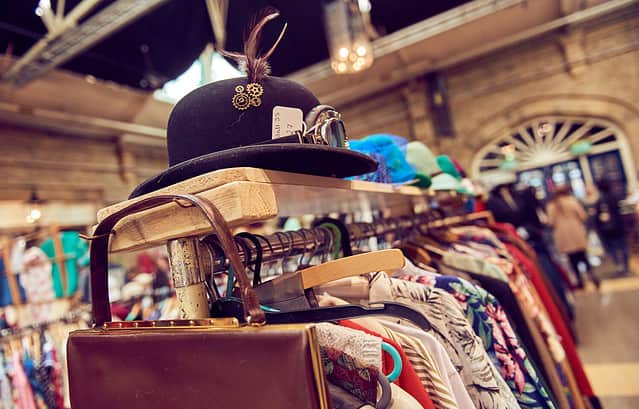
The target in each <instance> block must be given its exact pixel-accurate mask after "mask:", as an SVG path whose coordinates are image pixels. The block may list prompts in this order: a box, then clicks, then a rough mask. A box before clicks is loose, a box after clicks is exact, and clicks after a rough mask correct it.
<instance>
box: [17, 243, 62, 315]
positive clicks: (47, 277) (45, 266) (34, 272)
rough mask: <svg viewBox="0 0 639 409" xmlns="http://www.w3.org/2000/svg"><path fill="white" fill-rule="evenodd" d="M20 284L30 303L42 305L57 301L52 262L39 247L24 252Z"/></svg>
mask: <svg viewBox="0 0 639 409" xmlns="http://www.w3.org/2000/svg"><path fill="white" fill-rule="evenodd" d="M20 284H22V287H24V292H25V293H26V295H27V300H28V301H29V302H35V303H41V302H45V301H52V300H53V299H55V296H54V294H53V276H52V275H51V261H49V258H48V257H47V255H46V254H44V251H42V250H40V248H39V247H31V248H29V249H28V250H27V251H25V252H24V269H23V270H22V274H20Z"/></svg>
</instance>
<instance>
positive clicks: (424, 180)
mask: <svg viewBox="0 0 639 409" xmlns="http://www.w3.org/2000/svg"><path fill="white" fill-rule="evenodd" d="M415 179H417V180H416V181H415V182H414V183H413V184H412V185H413V186H417V187H421V188H422V189H428V188H429V187H430V186H431V185H432V184H433V181H432V180H431V178H430V176H428V175H425V174H423V173H419V172H417V173H416V174H415Z"/></svg>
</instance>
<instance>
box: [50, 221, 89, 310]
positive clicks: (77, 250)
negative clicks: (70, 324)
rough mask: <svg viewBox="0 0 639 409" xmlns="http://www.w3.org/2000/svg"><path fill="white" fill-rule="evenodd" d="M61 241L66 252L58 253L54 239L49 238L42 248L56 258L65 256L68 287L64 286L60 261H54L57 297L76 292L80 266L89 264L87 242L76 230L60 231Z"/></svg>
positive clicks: (54, 283) (51, 258)
mask: <svg viewBox="0 0 639 409" xmlns="http://www.w3.org/2000/svg"><path fill="white" fill-rule="evenodd" d="M60 241H61V244H62V251H63V252H64V254H56V252H55V246H54V244H53V239H52V238H49V239H47V240H46V241H45V242H44V243H42V245H41V246H40V248H41V249H42V251H44V253H45V254H46V255H47V257H49V259H50V260H55V258H56V257H64V259H65V261H64V265H65V267H66V272H67V288H66V289H63V288H62V277H61V272H60V266H59V264H60V263H59V262H54V263H53V269H52V272H53V290H54V292H55V296H56V297H57V298H61V297H64V296H70V295H73V294H75V292H76V291H77V289H78V268H79V267H86V266H87V265H88V264H89V259H88V250H89V247H88V245H87V242H86V241H85V240H83V239H82V238H80V235H79V233H78V232H76V231H63V232H61V233H60Z"/></svg>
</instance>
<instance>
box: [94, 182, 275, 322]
mask: <svg viewBox="0 0 639 409" xmlns="http://www.w3.org/2000/svg"><path fill="white" fill-rule="evenodd" d="M171 202H177V203H178V204H180V206H182V207H187V206H195V207H197V208H198V209H199V210H200V211H202V213H203V214H204V216H205V217H206V219H207V220H208V222H209V223H210V224H211V227H212V228H213V231H214V232H215V234H216V235H217V237H218V239H219V242H220V246H221V247H222V250H224V253H225V254H226V256H227V257H228V259H229V261H230V264H231V266H232V267H233V270H234V271H235V275H236V277H237V281H238V283H239V285H240V289H241V298H242V303H243V306H244V316H245V319H246V322H248V323H250V324H253V325H262V324H264V323H265V321H266V317H265V314H264V311H262V309H261V308H260V301H259V298H258V297H257V294H256V293H255V290H254V289H253V288H252V287H251V285H250V282H249V279H248V276H247V275H246V271H245V269H244V265H243V264H242V260H241V259H240V255H239V253H238V252H237V247H236V246H235V242H234V240H233V235H232V233H231V230H230V229H229V227H228V225H227V224H226V221H225V220H224V218H223V217H222V214H221V213H220V211H219V210H218V209H217V207H215V205H213V203H211V202H210V201H209V200H207V199H205V198H202V197H197V196H194V195H186V194H185V195H172V194H166V195H158V196H153V197H149V198H147V199H142V200H140V201H138V202H135V203H133V204H131V205H129V206H127V207H125V208H123V209H121V210H119V211H117V212H115V213H113V214H111V215H110V216H108V217H106V218H105V219H104V220H102V222H101V223H100V224H98V226H97V227H96V229H95V232H94V236H93V238H92V241H91V249H90V251H91V253H90V255H91V297H92V303H93V319H94V321H95V325H96V326H102V325H103V324H104V323H105V322H107V321H110V320H111V306H110V303H109V290H108V257H109V237H110V236H111V232H112V230H113V227H114V226H115V225H116V224H117V222H119V221H120V220H121V219H122V218H124V217H126V216H130V215H132V214H135V213H139V212H142V211H144V210H148V209H150V208H153V207H156V206H160V205H163V204H167V203H171ZM180 202H188V203H189V204H188V205H186V206H185V205H183V204H181V203H180Z"/></svg>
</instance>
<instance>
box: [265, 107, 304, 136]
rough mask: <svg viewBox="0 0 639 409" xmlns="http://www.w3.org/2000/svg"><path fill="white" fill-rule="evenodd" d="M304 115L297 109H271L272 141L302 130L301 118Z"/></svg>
mask: <svg viewBox="0 0 639 409" xmlns="http://www.w3.org/2000/svg"><path fill="white" fill-rule="evenodd" d="M303 115H304V113H303V112H302V110H301V109H299V108H291V107H282V106H279V105H278V106H275V107H273V122H272V123H273V130H272V133H271V136H272V139H277V138H281V137H283V136H289V135H293V134H294V133H295V132H297V131H301V130H302V121H303V119H302V117H303Z"/></svg>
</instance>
